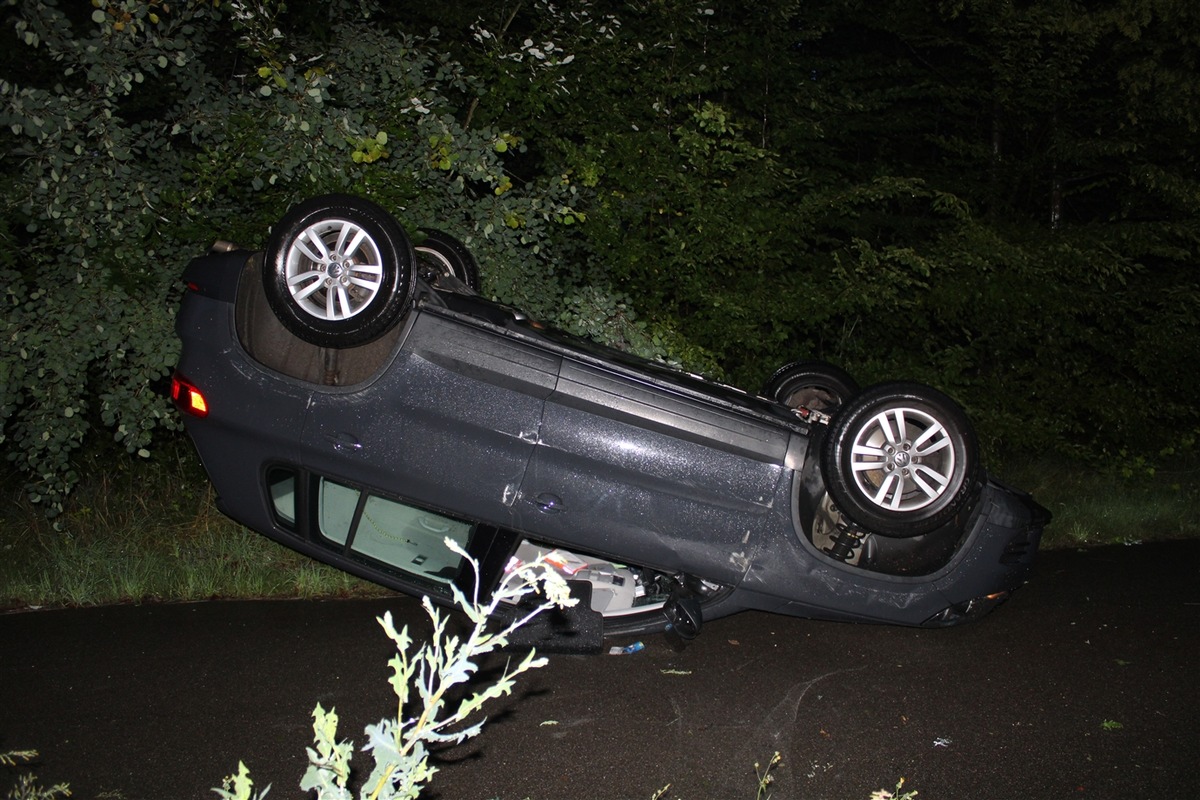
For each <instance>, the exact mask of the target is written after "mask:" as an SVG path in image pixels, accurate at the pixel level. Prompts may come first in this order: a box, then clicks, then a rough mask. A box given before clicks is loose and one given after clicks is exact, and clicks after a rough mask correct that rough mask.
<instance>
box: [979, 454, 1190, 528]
mask: <svg viewBox="0 0 1200 800" xmlns="http://www.w3.org/2000/svg"><path fill="white" fill-rule="evenodd" d="M1001 478H1002V479H1003V480H1004V481H1005V482H1006V483H1010V484H1011V485H1013V486H1018V487H1020V488H1022V489H1024V490H1025V491H1028V492H1029V493H1031V494H1032V495H1033V496H1034V497H1035V498H1036V499H1037V501H1038V502H1039V503H1041V504H1042V505H1044V506H1045V507H1046V508H1048V509H1050V511H1051V513H1053V514H1054V520H1053V521H1052V522H1051V524H1050V526H1049V527H1048V528H1046V532H1045V535H1044V537H1043V541H1042V546H1043V547H1044V548H1064V547H1077V546H1090V545H1104V544H1133V543H1136V542H1151V541H1169V540H1174V539H1195V538H1200V466H1192V465H1190V464H1189V465H1185V466H1184V467H1183V468H1181V469H1179V470H1177V471H1173V472H1165V471H1161V470H1160V471H1158V472H1156V473H1154V474H1144V475H1138V476H1134V477H1124V476H1121V475H1116V474H1113V473H1109V472H1103V471H1099V470H1097V469H1095V468H1093V467H1087V466H1081V465H1078V464H1067V463H1063V462H1047V461H1039V462H1025V463H1022V464H1016V465H1013V464H1010V465H1006V467H1005V469H1004V470H1003V471H1002V472H1001Z"/></svg>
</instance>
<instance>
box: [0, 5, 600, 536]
mask: <svg viewBox="0 0 1200 800" xmlns="http://www.w3.org/2000/svg"><path fill="white" fill-rule="evenodd" d="M6 5H7V6H8V7H9V10H10V12H11V13H12V14H13V15H14V19H15V22H13V32H15V34H16V43H15V46H14V47H10V48H6V49H8V50H9V54H8V56H7V57H6V58H5V64H4V68H5V75H6V77H5V78H4V79H3V80H0V94H2V95H3V98H4V108H3V111H0V123H2V129H0V130H2V133H0V136H2V137H3V138H2V140H0V150H2V152H3V153H4V155H5V158H6V161H8V163H9V165H10V170H9V173H8V178H7V179H6V180H5V181H4V183H3V185H2V186H0V189H2V190H3V191H2V192H0V207H2V208H3V211H4V219H5V220H6V226H5V227H4V228H3V229H2V230H0V236H3V237H4V240H5V244H6V245H7V246H6V247H5V248H4V250H5V252H6V253H9V254H15V253H18V252H19V253H20V257H19V258H17V257H16V256H15V255H9V256H7V257H5V258H4V259H3V260H2V261H0V282H2V283H3V286H4V289H3V291H4V295H3V298H2V302H3V305H4V316H3V322H2V323H0V326H2V327H0V334H2V335H0V426H2V427H0V447H2V448H3V450H4V452H5V454H6V456H7V458H8V459H9V460H10V461H11V462H13V464H14V465H15V467H16V468H17V469H18V470H19V471H20V473H22V474H24V475H25V476H26V478H27V480H28V491H29V494H30V496H31V498H33V499H34V500H35V501H40V502H43V503H45V504H46V506H47V508H48V509H49V510H50V511H51V513H55V512H57V511H58V510H61V504H62V501H63V498H64V496H65V495H66V493H67V492H69V491H70V489H71V487H72V486H74V485H75V483H76V482H77V481H78V479H79V476H78V474H77V472H76V471H75V470H74V469H73V468H72V455H73V454H74V453H75V452H77V451H78V449H79V448H80V446H81V445H82V444H83V442H84V441H85V439H87V438H88V437H89V435H90V434H92V433H93V432H95V431H105V432H107V434H108V435H110V436H111V437H112V438H113V440H115V441H116V442H117V443H118V444H119V445H120V446H122V447H123V448H124V449H125V450H126V451H127V452H129V453H130V454H135V455H137V456H140V457H142V458H145V457H148V456H149V453H150V448H151V445H152V442H153V441H154V437H155V436H156V434H158V433H160V432H169V431H173V430H176V429H177V428H178V426H179V423H178V421H177V419H176V417H175V416H174V413H173V411H172V410H171V409H170V407H169V403H168V402H167V400H166V398H165V397H164V395H163V393H162V391H161V389H162V384H163V381H164V379H165V377H166V376H167V375H168V373H169V370H170V369H171V367H172V366H173V364H174V363H175V362H176V360H177V357H178V342H177V341H176V339H175V337H174V336H173V331H172V326H173V321H174V316H175V308H176V305H177V302H178V289H179V287H178V276H179V274H180V272H181V270H182V267H183V265H184V264H185V263H186V262H187V260H188V259H189V258H190V257H192V256H195V255H198V254H199V253H201V252H202V251H203V249H204V247H205V246H206V245H207V244H208V243H210V242H211V241H212V240H214V239H216V238H225V239H233V240H237V241H241V242H243V243H245V244H247V245H251V246H256V245H261V243H262V239H263V238H264V237H265V234H266V231H267V230H268V228H269V226H270V224H271V223H272V222H273V221H274V220H275V219H276V218H278V216H279V214H280V213H282V211H283V210H284V209H285V208H286V206H287V205H289V204H290V203H291V202H294V201H295V200H297V199H299V198H302V197H305V196H309V195H313V194H317V193H320V192H324V191H328V190H344V191H352V192H356V193H359V194H362V195H366V196H370V197H372V198H373V199H375V200H377V201H378V202H381V203H382V204H383V205H385V206H386V207H388V208H390V209H392V210H394V211H395V213H396V214H397V216H398V217H399V218H400V219H401V220H402V222H403V223H404V224H405V225H407V226H409V227H410V228H415V227H418V226H422V225H430V224H436V225H437V226H439V227H441V228H444V229H449V230H450V231H451V232H453V233H455V234H457V235H459V236H460V238H462V239H464V240H465V241H466V242H467V244H468V245H469V246H470V247H472V249H473V250H475V252H476V254H477V255H478V256H479V257H480V259H481V260H482V261H484V262H485V263H486V264H487V265H488V269H487V270H486V281H487V284H486V289H487V291H488V292H490V293H492V294H494V295H497V296H499V297H501V298H503V299H505V300H507V301H509V302H514V303H518V304H520V305H523V306H525V307H527V308H529V310H530V311H531V312H532V313H534V314H542V315H549V314H551V313H553V312H554V311H555V310H556V309H557V306H558V304H557V300H558V299H559V298H560V297H561V296H562V294H563V292H564V286H565V285H566V283H568V282H570V281H571V280H572V279H573V278H575V277H577V276H573V275H572V274H571V273H569V272H563V271H561V270H558V271H556V269H555V268H554V266H553V264H554V263H555V261H554V258H553V253H554V249H555V243H554V238H555V229H556V228H558V227H559V226H563V225H567V224H573V223H575V222H576V221H578V219H579V218H580V217H581V215H580V214H579V213H578V212H576V211H575V210H574V209H573V206H572V203H573V202H574V198H575V194H576V187H575V186H574V185H573V184H572V183H571V181H570V180H569V179H567V178H565V177H562V176H555V177H554V178H552V179H550V180H542V181H530V182H526V183H525V184H521V185H518V184H517V183H516V182H515V181H514V179H513V178H512V177H511V176H510V175H509V173H508V172H507V171H506V160H508V159H511V158H512V157H513V156H514V155H515V154H519V153H520V152H521V151H522V150H523V149H524V148H525V145H524V143H523V142H521V141H520V140H519V139H518V138H517V137H515V136H513V135H512V134H510V133H508V132H505V131H503V130H500V129H497V128H488V127H480V128H467V127H465V126H464V125H463V124H462V123H461V122H459V120H458V119H457V118H456V116H455V113H454V112H455V111H456V109H458V108H460V107H462V106H463V105H466V104H467V103H468V102H469V101H470V98H472V97H474V96H476V95H477V94H478V93H480V92H482V91H483V87H481V86H480V84H479V82H478V81H477V80H475V79H473V78H471V77H470V76H469V75H467V74H465V72H464V70H463V68H462V67H461V66H460V65H459V64H457V63H456V62H454V61H453V60H452V59H450V58H449V57H448V56H446V55H445V54H444V53H442V52H441V51H439V50H438V48H437V43H436V39H434V38H433V37H429V38H424V39H419V38H417V37H413V36H409V35H404V34H399V33H392V32H390V31H388V30H387V29H386V28H385V27H383V26H381V25H379V24H377V23H376V22H375V21H374V20H373V19H371V18H370V17H369V16H367V15H366V14H365V12H363V11H362V7H361V6H360V5H359V4H358V3H355V2H350V1H349V0H347V1H346V2H335V3H332V4H330V5H329V6H328V7H327V8H326V9H325V12H323V13H328V15H329V16H328V20H327V22H328V24H326V25H325V26H324V27H323V28H322V30H323V31H324V33H323V34H322V35H321V36H314V35H311V34H308V33H306V32H305V31H304V30H303V26H304V23H305V20H304V19H303V18H301V19H299V20H291V19H289V18H288V17H287V16H286V15H285V14H284V13H283V11H284V8H283V4H282V3H277V2H249V1H247V2H243V1H242V0H237V1H236V2H232V3H228V2H227V3H224V4H219V3H217V2H195V3H172V4H169V5H168V4H164V3H161V2H158V0H144V1H142V0H121V2H115V3H106V4H100V3H97V4H96V6H97V7H96V8H95V10H94V11H92V12H91V14H90V17H85V16H82V15H78V14H77V13H76V12H77V9H75V8H70V9H66V10H62V9H59V8H58V6H57V5H56V4H55V3H54V2H53V0H9V1H8V3H7V4H6ZM71 14H76V16H71Z"/></svg>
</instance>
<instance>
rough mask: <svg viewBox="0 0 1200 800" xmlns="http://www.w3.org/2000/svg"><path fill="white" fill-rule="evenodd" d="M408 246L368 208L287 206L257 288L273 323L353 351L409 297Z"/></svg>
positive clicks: (350, 201)
mask: <svg viewBox="0 0 1200 800" xmlns="http://www.w3.org/2000/svg"><path fill="white" fill-rule="evenodd" d="M415 260H416V258H415V256H414V254H413V249H412V245H411V244H410V243H409V241H408V237H407V236H405V234H404V231H403V230H402V229H401V228H400V225H399V223H397V222H396V220H395V219H394V218H393V217H392V216H391V214H389V213H388V212H386V211H384V210H383V209H382V208H380V207H379V206H378V205H376V204H375V203H372V202H370V201H368V200H363V199H362V198H359V197H352V196H350V195H340V194H332V195H324V196H321V197H315V198H313V199H311V200H307V201H305V202H303V203H299V204H298V205H296V206H293V207H292V208H291V209H290V210H289V211H288V212H287V214H285V215H284V216H283V218H282V219H281V220H280V221H279V223H278V224H277V225H276V226H275V228H274V230H273V231H272V232H271V238H270V240H269V241H268V243H267V251H266V256H265V258H264V259H263V288H264V289H265V291H266V295H267V301H268V303H270V306H271V310H272V311H273V312H274V313H275V316H276V317H277V318H278V319H279V321H280V322H281V323H282V324H283V326H284V327H285V328H287V329H288V330H289V331H290V332H292V333H293V334H295V335H296V336H297V337H298V338H300V339H302V340H304V341H306V342H309V343H310V344H315V345H318V346H320V347H352V346H354V345H359V344H365V343H366V342H369V341H371V340H372V339H375V338H377V337H379V336H380V335H382V334H383V333H384V332H386V331H387V330H388V329H389V328H390V327H391V326H392V325H393V324H394V323H395V322H396V319H397V318H398V317H399V316H400V314H401V312H402V311H403V310H404V308H405V307H406V306H407V304H408V302H409V300H410V299H411V297H412V294H413V289H414V286H415V281H416V272H415V270H414V269H413V265H414V262H415Z"/></svg>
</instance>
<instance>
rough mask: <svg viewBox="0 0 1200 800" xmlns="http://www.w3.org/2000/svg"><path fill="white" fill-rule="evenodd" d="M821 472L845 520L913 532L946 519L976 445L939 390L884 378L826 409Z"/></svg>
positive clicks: (968, 487) (973, 469) (968, 475)
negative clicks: (829, 415)
mask: <svg viewBox="0 0 1200 800" xmlns="http://www.w3.org/2000/svg"><path fill="white" fill-rule="evenodd" d="M821 472H822V474H823V476H824V478H825V484H826V488H827V489H828V491H829V494H830V496H831V497H832V498H833V501H834V503H835V504H836V505H837V507H838V508H839V509H840V510H841V511H842V513H844V514H845V515H846V516H847V517H849V518H850V520H851V521H853V522H855V523H856V524H858V525H860V526H862V527H863V528H864V529H866V530H867V531H869V532H873V533H877V534H880V535H882V536H890V537H895V538H907V537H911V536H919V535H921V534H925V533H929V532H931V531H933V530H936V529H937V528H940V527H941V526H943V525H945V524H946V523H947V522H949V521H950V520H952V519H953V518H954V516H955V515H956V514H957V513H958V512H959V511H960V510H961V509H962V508H963V506H964V504H965V503H966V502H967V501H968V499H969V498H970V497H971V496H972V495H973V494H974V492H975V490H976V488H977V485H978V476H979V444H978V441H977V440H976V438H975V433H974V429H973V428H972V427H971V423H970V421H969V420H968V419H967V416H966V414H965V413H964V412H963V410H962V409H961V408H959V406H958V405H957V404H956V403H955V402H954V401H953V400H951V399H950V398H949V397H947V396H946V395H944V394H942V393H941V392H939V391H937V390H936V389H933V388H931V387H928V386H923V385H921V384H916V383H885V384H880V385H877V386H873V387H871V388H869V389H867V390H865V391H863V392H862V393H861V394H859V395H858V396H857V397H854V398H853V399H851V400H850V401H849V402H848V403H847V404H846V405H844V406H843V407H842V408H841V409H840V410H839V411H838V413H837V414H836V415H835V416H834V418H833V421H832V423H831V425H830V428H829V431H828V433H827V435H826V438H825V441H824V443H823V445H822V448H821Z"/></svg>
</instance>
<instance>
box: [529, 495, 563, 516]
mask: <svg viewBox="0 0 1200 800" xmlns="http://www.w3.org/2000/svg"><path fill="white" fill-rule="evenodd" d="M529 502H531V503H533V504H534V505H535V506H536V507H537V510H538V511H541V512H542V513H543V514H557V513H559V512H560V511H562V510H563V504H562V498H561V497H559V496H558V495H556V494H552V493H551V492H541V493H539V494H538V495H536V496H535V497H531V498H529Z"/></svg>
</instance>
